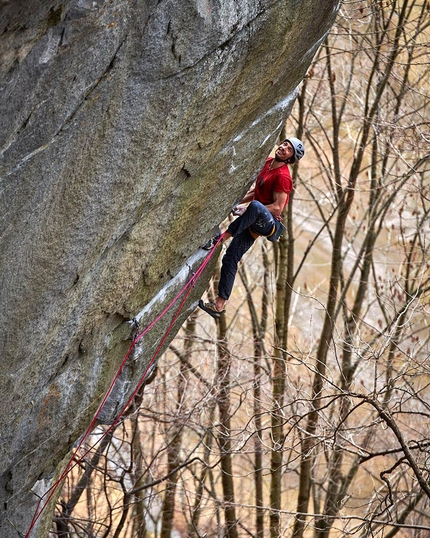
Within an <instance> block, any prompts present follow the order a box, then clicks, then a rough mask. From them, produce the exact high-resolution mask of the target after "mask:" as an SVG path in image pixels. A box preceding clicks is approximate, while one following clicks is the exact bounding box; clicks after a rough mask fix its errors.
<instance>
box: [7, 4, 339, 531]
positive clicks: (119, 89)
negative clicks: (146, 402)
mask: <svg viewBox="0 0 430 538" xmlns="http://www.w3.org/2000/svg"><path fill="white" fill-rule="evenodd" d="M0 5H1V13H0V15H1V20H0V55H1V59H2V61H1V68H0V69H1V79H0V91H1V102H0V107H1V110H0V125H1V128H0V148H1V149H0V152H1V160H0V196H1V202H0V203H1V206H0V207H1V213H0V218H1V243H0V264H1V310H0V315H1V360H2V363H1V364H2V367H1V371H0V409H1V414H0V476H1V479H0V510H1V514H2V515H1V518H0V535H1V536H2V537H5V538H6V537H9V536H11V537H12V536H13V537H15V536H16V531H15V530H14V529H13V528H12V526H11V525H10V523H9V521H11V522H14V524H16V525H17V526H18V527H19V528H20V530H21V531H23V532H25V531H26V529H27V528H28V524H29V523H30V520H31V517H32V515H33V514H32V511H33V510H34V507H35V503H36V502H37V498H36V497H35V495H34V494H33V493H31V491H30V490H31V488H32V487H33V486H34V484H35V483H36V482H37V481H38V480H43V479H45V478H47V477H49V476H50V475H51V474H52V473H53V471H54V470H55V468H56V466H57V465H58V463H59V461H60V460H61V458H62V457H63V456H64V455H65V454H66V453H67V451H68V450H69V449H70V447H71V446H72V444H73V443H74V442H75V441H76V439H77V438H78V437H79V435H80V434H81V433H82V432H83V431H84V430H85V428H86V426H87V425H88V423H89V421H90V419H91V416H92V414H93V413H94V411H95V410H96V408H97V406H98V404H99V403H100V401H101V399H102V397H103V394H104V392H105V391H106V389H107V388H108V386H109V383H110V380H111V378H112V377H113V375H114V373H115V371H116V369H117V368H118V365H119V364H120V362H121V360H122V359H123V356H124V353H125V351H126V350H127V348H128V346H129V345H130V337H131V333H132V331H131V326H130V323H129V320H130V319H132V318H133V317H134V316H136V315H137V314H138V313H139V312H141V311H142V309H144V308H145V307H146V311H145V313H144V314H145V317H144V320H150V319H151V316H153V315H155V314H156V313H158V311H159V310H160V309H162V308H163V307H164V306H165V305H166V304H167V303H168V301H169V299H170V297H171V294H172V293H174V292H175V289H176V286H177V285H178V286H179V285H180V284H179V283H178V284H176V280H175V279H174V277H175V276H176V275H178V274H180V272H181V271H183V268H184V267H186V262H187V260H191V261H188V263H189V264H190V265H193V264H198V263H199V262H200V261H201V260H202V259H203V256H204V253H203V251H199V245H200V244H201V243H202V242H204V241H205V240H206V239H207V238H208V237H209V236H210V234H211V233H212V231H213V228H214V225H216V224H217V223H218V222H221V221H222V220H223V219H224V218H225V217H226V215H227V214H228V212H229V210H230V208H231V206H232V204H233V203H234V202H235V201H236V200H237V199H238V198H239V197H240V196H241V194H242V193H243V192H244V190H245V189H246V187H247V186H248V185H249V183H250V181H252V179H253V177H254V176H255V173H256V172H257V171H258V169H259V168H260V166H261V165H262V163H263V162H264V159H265V157H266V156H267V154H268V153H269V151H270V149H271V148H272V146H273V144H274V142H275V140H276V137H277V135H278V133H279V131H280V128H281V126H282V124H283V122H284V120H285V118H286V116H287V114H288V112H289V110H290V108H291V105H292V103H293V99H294V92H295V88H296V87H297V85H298V84H299V83H300V81H301V80H302V78H303V76H304V74H305V71H306V69H307V67H308V65H309V63H310V61H311V59H312V57H313V55H314V53H315V51H316V48H317V47H318V45H319V44H320V42H321V40H322V38H323V37H324V35H325V33H326V32H327V31H328V29H329V27H330V25H331V23H332V22H333V19H334V17H335V13H336V7H337V1H336V0H328V1H327V2H324V3H320V2H316V1H315V0H303V1H296V0H291V1H285V0H284V1H257V0H248V1H247V0H241V1H239V0H236V1H233V0H217V1H210V0H189V1H185V2H173V1H169V0H168V1H163V2H160V1H150V0H146V1H143V0H116V1H108V0H70V1H61V0H58V1H54V0H44V1H43V2H40V1H37V2H36V1H35V0H27V1H23V0H13V1H9V2H8V1H3V2H1V4H0ZM210 273H211V271H210V268H209V270H208V271H207V272H206V273H205V274H204V275H203V277H202V278H201V279H200V280H199V283H198V285H197V286H196V288H195V289H194V290H193V292H192V294H191V296H190V299H189V301H188V304H187V308H186V309H185V310H184V314H183V315H182V316H181V317H180V319H179V320H178V325H177V326H179V324H180V323H181V322H182V321H184V319H185V317H186V315H187V314H188V313H189V312H190V311H191V310H192V309H193V308H194V307H195V303H196V300H197V299H198V298H199V297H200V296H201V294H202V292H203V290H204V289H205V287H206V285H207V282H208V279H209V277H210ZM179 280H180V279H178V282H179ZM169 283H170V286H169V287H168V285H169ZM172 284H173V285H172ZM167 287H168V288H167ZM163 290H165V291H166V293H159V292H160V291H161V292H162V291H163ZM157 294H159V295H157ZM154 298H156V299H155V300H154ZM151 301H153V302H152V303H151ZM148 305H151V306H150V307H148ZM168 322H169V320H166V321H162V322H160V324H159V327H158V328H157V329H156V330H155V331H154V333H153V334H152V336H148V339H146V340H145V344H144V345H142V347H141V349H140V352H141V353H140V357H139V359H138V360H136V361H134V363H133V368H130V369H128V370H127V376H128V379H127V383H125V384H124V385H123V386H124V390H123V392H122V394H120V395H119V396H118V395H117V400H116V401H114V402H111V408H110V410H109V409H107V411H106V413H107V415H109V413H110V414H112V415H114V413H115V409H116V408H117V405H120V403H121V399H122V400H123V401H125V400H126V398H127V396H128V395H129V394H130V392H131V390H132V388H133V383H135V382H136V381H137V379H139V377H140V376H141V375H142V372H143V371H144V369H145V366H146V364H147V362H148V360H149V359H150V350H151V349H152V348H153V346H154V345H155V342H157V340H158V339H159V337H160V334H162V332H163V330H164V329H165V328H166V324H167V323H168ZM173 334H174V332H172V336H173ZM39 532H40V533H41V532H42V531H40V530H39ZM41 535H43V534H41Z"/></svg>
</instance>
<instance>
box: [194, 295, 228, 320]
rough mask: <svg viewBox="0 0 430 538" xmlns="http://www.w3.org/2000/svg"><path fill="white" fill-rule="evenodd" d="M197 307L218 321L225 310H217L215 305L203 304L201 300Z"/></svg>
mask: <svg viewBox="0 0 430 538" xmlns="http://www.w3.org/2000/svg"><path fill="white" fill-rule="evenodd" d="M199 307H200V308H201V309H202V310H204V311H205V312H206V313H208V314H209V315H210V316H212V317H213V318H214V319H219V318H220V317H221V315H222V314H224V312H225V310H217V307H216V306H215V303H212V302H210V303H204V302H203V301H202V300H201V299H200V301H199Z"/></svg>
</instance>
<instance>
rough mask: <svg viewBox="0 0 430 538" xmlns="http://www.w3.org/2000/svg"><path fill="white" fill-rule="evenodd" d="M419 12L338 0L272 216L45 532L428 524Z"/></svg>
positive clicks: (384, 532) (291, 130) (420, 8)
mask: <svg viewBox="0 0 430 538" xmlns="http://www.w3.org/2000/svg"><path fill="white" fill-rule="evenodd" d="M429 14H430V6H429V3H428V2H427V1H420V0H398V1H351V2H343V4H342V6H341V9H340V12H339V15H338V18H337V21H336V24H335V25H334V27H333V29H332V31H331V33H330V35H329V36H328V37H327V39H326V40H325V42H324V43H323V45H322V46H321V48H320V50H319V52H318V53H317V55H316V57H315V59H314V62H313V65H312V66H311V68H310V69H309V71H308V73H307V76H306V78H305V80H304V81H303V83H302V85H301V87H300V89H299V94H298V97H297V101H296V104H295V108H294V111H293V114H292V116H291V117H290V118H289V120H288V122H287V125H286V129H285V132H283V133H281V137H280V138H281V139H283V138H285V136H297V137H299V138H301V139H302V140H303V141H304V143H305V147H306V155H305V158H304V159H303V160H302V161H301V162H300V164H299V165H296V166H294V167H292V172H293V178H294V183H295V192H294V194H293V196H292V197H291V199H290V202H289V204H288V206H287V214H286V215H285V218H284V223H286V226H287V233H286V234H285V235H284V236H283V237H282V238H281V240H280V241H279V243H278V244H274V245H273V244H271V243H269V242H268V241H266V240H264V239H262V238H261V239H259V240H258V241H257V242H256V244H255V245H254V247H253V249H252V250H251V251H250V252H249V253H248V254H247V255H246V256H245V258H244V260H243V262H242V264H241V267H240V271H239V275H238V277H237V279H236V286H235V289H234V294H233V296H232V298H231V300H230V301H229V304H228V309H227V314H226V316H224V317H222V318H221V319H220V320H219V321H217V322H215V321H214V320H212V318H210V317H209V316H207V315H206V314H204V313H202V312H201V311H196V312H195V313H194V314H193V315H192V316H191V317H190V318H189V319H188V321H187V323H186V324H185V326H184V327H183V329H182V330H181V332H180V333H179V335H178V336H177V338H176V339H175V341H174V342H173V343H172V345H171V346H170V349H169V351H168V352H167V353H165V354H164V355H163V357H162V358H161V359H160V360H159V362H158V364H157V367H156V368H155V369H154V370H153V372H152V373H151V376H150V378H149V379H148V380H147V383H146V384H145V386H144V387H143V388H142V390H141V392H140V393H139V394H138V395H137V396H136V399H135V402H134V403H133V405H132V407H131V408H130V409H129V410H128V412H127V414H126V416H125V417H123V418H122V419H121V421H120V422H119V423H118V424H117V425H116V427H115V428H114V429H113V430H112V431H110V432H109V434H108V435H105V436H104V437H103V438H102V441H101V442H100V444H99V445H98V447H97V450H96V451H95V452H89V453H88V455H87V456H86V458H85V459H84V460H83V461H82V462H81V464H80V465H79V466H78V467H77V468H76V469H75V470H74V471H73V473H70V474H69V475H68V477H67V480H66V484H65V487H64V488H63V492H62V495H61V497H60V499H59V501H58V504H57V510H56V515H55V519H54V522H53V528H52V536H76V537H78V536H79V537H96V536H97V537H133V538H150V537H151V538H152V537H160V538H170V537H185V536H190V537H205V536H206V537H212V536H219V537H221V536H226V537H228V538H236V537H239V536H240V537H245V536H253V537H258V538H263V537H266V538H268V537H269V536H270V538H275V537H278V536H285V537H292V538H308V537H312V538H329V537H330V538H332V537H345V536H357V537H359V538H364V537H367V536H378V537H384V538H391V537H393V536H398V537H415V538H418V537H425V536H430V510H429V501H430V482H429V471H430V451H429V448H430V436H429V431H430V428H429V426H430V421H429V416H430V399H429V396H430V388H429V383H430V367H429V354H430V353H429V347H430V346H429V340H430V331H429V324H428V320H429V313H430V312H429V309H430V293H429V291H430V257H429V247H430V244H429V242H430V224H429V222H430V221H429V211H430V181H429V179H428V170H429V156H430V154H429V148H430V144H429V142H430V131H429V124H430V117H429V101H430V99H429V88H430V80H429V65H430V56H429V43H430V31H429V25H430V16H429ZM257 172H258V171H256V173H257ZM233 202H234V201H232V203H233ZM227 223H228V221H227ZM227 223H224V225H223V226H224V229H225V227H226V224H227ZM216 280H217V275H215V276H214V280H213V286H212V287H211V289H209V290H208V295H209V297H211V296H213V295H214V293H215V290H216ZM106 428H107V427H106ZM102 434H103V427H100V428H98V429H97V430H95V431H94V432H93V435H92V442H94V441H96V440H97V438H98V437H100V436H101V435H102Z"/></svg>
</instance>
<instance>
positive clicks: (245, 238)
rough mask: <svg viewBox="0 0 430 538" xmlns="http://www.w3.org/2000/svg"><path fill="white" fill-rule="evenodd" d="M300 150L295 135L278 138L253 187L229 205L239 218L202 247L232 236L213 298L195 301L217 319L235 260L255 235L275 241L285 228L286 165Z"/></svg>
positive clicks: (297, 157) (288, 178) (288, 182)
mask: <svg viewBox="0 0 430 538" xmlns="http://www.w3.org/2000/svg"><path fill="white" fill-rule="evenodd" d="M304 154H305V148H304V146H303V143H302V142H301V141H300V140H299V139H298V138H288V139H286V140H284V141H283V142H281V144H280V145H279V147H278V148H277V149H276V152H275V157H274V158H272V157H269V158H268V159H267V160H266V163H265V165H264V167H263V168H262V170H261V171H260V173H259V174H258V176H257V179H256V182H255V185H254V187H253V188H252V189H251V190H249V191H248V192H247V193H246V194H245V196H244V198H243V199H242V200H241V201H240V202H239V204H238V205H236V206H235V207H233V210H232V213H233V214H234V215H236V216H238V217H239V218H237V219H236V220H234V221H233V222H232V223H231V224H230V225H229V227H228V228H227V231H226V232H225V233H224V234H223V235H222V236H220V235H217V236H215V237H212V238H211V239H210V240H209V241H208V242H207V243H206V245H204V246H203V247H202V248H204V249H205V250H211V249H212V248H214V247H215V246H217V245H219V244H222V243H223V242H225V241H226V240H227V239H230V237H233V240H232V241H231V243H230V246H229V247H228V249H227V251H226V253H225V255H224V257H223V259H222V267H221V276H220V281H219V284H218V295H217V297H216V299H215V301H214V302H207V303H205V302H203V301H202V300H201V299H200V301H199V307H200V308H201V309H202V310H204V311H205V312H207V313H208V314H209V315H210V316H212V317H213V318H215V319H218V318H219V317H220V316H221V315H222V314H224V312H225V310H224V306H225V304H226V302H227V301H228V299H229V297H230V294H231V291H232V289H233V284H234V279H235V277H236V273H237V266H238V263H239V261H240V260H241V259H242V257H243V255H244V254H245V252H247V251H248V250H249V249H250V248H251V247H252V245H253V244H254V241H255V240H256V239H257V237H259V236H263V237H266V238H267V239H269V241H277V240H278V239H279V237H280V236H281V235H282V233H283V232H284V231H285V227H284V226H283V224H282V212H283V210H284V208H285V206H286V205H287V202H288V198H289V194H290V192H291V190H292V188H293V183H292V180H291V175H290V171H289V168H288V166H287V165H288V164H293V163H295V162H297V161H299V160H300V159H301V158H302V157H303V155H304ZM243 204H245V206H244V205H243ZM246 204H248V206H247V207H246Z"/></svg>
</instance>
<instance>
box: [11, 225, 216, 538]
mask: <svg viewBox="0 0 430 538" xmlns="http://www.w3.org/2000/svg"><path fill="white" fill-rule="evenodd" d="M223 237H224V234H222V235H221V236H220V237H219V239H218V240H217V242H216V244H215V245H214V248H212V250H210V252H209V254H208V256H207V257H206V258H205V259H204V260H203V263H202V264H201V265H200V267H199V268H198V269H197V271H196V272H195V273H193V274H192V276H191V278H190V279H189V280H188V282H187V283H186V284H185V285H184V286H183V288H182V289H181V290H180V291H179V293H178V294H177V295H176V297H174V299H172V301H171V302H170V303H169V304H168V305H167V306H166V307H165V308H164V310H163V311H162V312H161V313H160V314H159V315H158V316H157V317H156V318H155V319H154V320H153V321H152V322H151V323H150V324H149V325H148V326H147V327H146V328H145V329H144V330H143V331H142V332H141V333H140V334H138V335H137V336H136V337H135V338H134V340H133V342H132V343H131V345H130V347H129V349H128V351H127V353H126V354H125V357H124V359H123V361H122V363H121V365H120V367H119V368H118V371H117V372H116V374H115V377H114V378H113V380H112V383H111V384H110V387H109V389H108V391H107V392H106V394H105V396H104V398H103V400H102V402H101V403H100V405H99V407H98V409H97V411H96V413H95V414H94V417H93V419H92V420H91V423H90V425H89V426H88V428H87V429H86V431H85V433H84V435H83V436H82V437H81V439H80V441H79V444H78V445H77V447H76V448H75V450H74V452H73V454H72V457H71V458H70V460H69V462H68V463H67V465H66V467H65V469H64V471H63V473H62V474H61V476H60V478H59V479H58V480H57V481H56V482H55V483H54V484H53V485H52V486H51V487H50V488H49V489H48V490H47V491H46V492H45V493H44V494H43V496H42V497H41V498H40V500H39V502H38V504H37V506H36V510H35V513H34V516H33V519H32V521H31V524H30V527H29V529H28V531H27V533H26V534H25V537H24V538H30V533H31V531H32V530H33V528H34V526H35V525H36V523H37V520H38V519H39V518H40V517H41V515H42V514H43V512H44V510H45V508H46V507H47V505H48V503H49V501H50V500H51V499H52V497H53V495H54V493H55V492H56V490H57V489H58V487H59V486H60V484H61V483H62V482H63V481H64V479H65V478H66V476H67V475H68V474H69V473H70V472H71V471H72V470H73V469H74V468H75V467H76V466H77V465H79V464H80V463H81V462H82V460H83V459H84V458H85V457H86V456H87V455H88V454H89V453H90V452H91V451H92V450H93V449H94V448H95V447H96V446H97V445H98V444H99V443H100V441H101V440H102V439H103V438H104V437H105V436H106V435H107V434H108V433H110V432H111V431H112V430H113V429H114V428H115V426H116V425H117V424H118V422H119V421H120V419H121V417H122V416H123V415H124V413H125V411H126V410H127V408H128V407H129V405H130V404H131V402H132V401H133V399H134V397H135V396H136V394H137V392H138V391H139V389H140V388H141V387H142V385H143V384H144V382H145V380H146V378H147V376H148V373H149V372H150V370H151V368H152V366H153V364H154V363H155V360H156V358H157V356H158V354H159V352H160V350H161V348H162V347H163V345H164V342H165V341H166V339H167V337H168V335H169V333H170V331H171V330H172V328H173V326H174V324H175V322H176V320H177V319H178V317H179V314H180V313H181V311H182V308H183V307H184V304H185V302H186V300H187V298H188V296H189V295H190V293H191V291H192V289H193V287H194V286H195V284H196V282H197V280H198V279H199V277H200V276H201V274H202V273H203V271H204V270H205V268H206V266H207V265H208V263H209V261H210V259H211V258H212V256H213V254H214V252H215V250H216V247H217V246H218V245H219V243H220V242H221V241H222V239H223ZM182 295H184V297H183V298H182V300H181V302H180V304H179V306H178V308H177V310H176V312H175V314H174V316H173V318H172V321H171V322H170V324H169V326H168V328H167V330H166V331H165V333H164V335H163V337H162V339H161V341H160V343H159V344H158V346H157V349H156V350H155V353H154V355H153V356H152V358H151V360H150V361H149V363H148V365H147V367H146V369H145V372H144V373H143V375H142V377H141V378H140V380H139V382H138V384H137V386H136V388H135V390H134V391H133V393H132V394H131V396H130V397H129V399H128V400H127V402H126V403H125V405H124V406H123V408H122V409H121V411H120V413H119V414H118V415H117V417H116V419H115V420H114V421H113V423H112V424H111V425H110V426H109V428H108V429H107V430H106V431H105V432H104V433H103V435H101V436H100V438H99V439H98V440H97V441H96V442H95V443H94V444H93V445H92V446H91V447H89V448H88V449H87V450H86V451H85V452H84V454H83V455H81V456H78V452H79V450H80V448H81V447H82V445H83V443H84V442H85V440H86V439H87V438H88V436H89V435H90V433H91V431H92V430H93V428H94V426H95V424H96V422H97V419H98V416H99V414H100V412H101V410H102V408H103V406H104V404H105V403H106V400H107V399H108V397H109V396H110V394H111V392H112V390H113V388H114V386H115V383H116V382H117V380H118V378H119V376H120V374H121V372H122V370H123V368H124V366H125V364H126V362H127V360H128V358H129V357H130V355H131V353H132V351H133V349H134V347H135V346H136V344H137V343H138V342H139V341H140V340H141V339H142V338H143V337H144V336H145V335H146V334H147V333H148V332H149V331H150V330H151V329H152V328H153V327H154V325H156V324H157V323H158V322H159V321H160V319H162V318H163V317H164V315H165V314H166V313H167V312H168V311H169V310H170V309H171V308H172V307H173V305H174V304H175V303H176V302H177V301H178V300H179V298H180V297H181V296H182ZM19 534H21V533H19Z"/></svg>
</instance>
